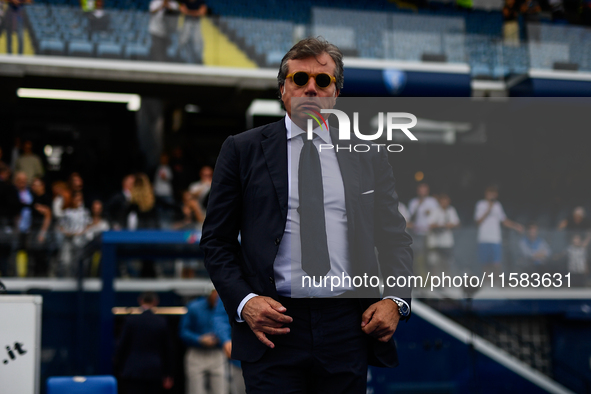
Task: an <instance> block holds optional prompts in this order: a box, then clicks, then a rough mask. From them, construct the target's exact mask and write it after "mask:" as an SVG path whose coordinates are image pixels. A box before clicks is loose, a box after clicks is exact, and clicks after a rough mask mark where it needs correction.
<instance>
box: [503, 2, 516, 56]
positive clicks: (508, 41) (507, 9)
mask: <svg viewBox="0 0 591 394" xmlns="http://www.w3.org/2000/svg"><path fill="white" fill-rule="evenodd" d="M518 18H519V6H518V5H517V3H516V1H515V0H505V6H504V7H503V19H504V21H505V22H504V23H503V40H504V44H505V45H510V46H518V45H519V22H518V21H517V19H518Z"/></svg>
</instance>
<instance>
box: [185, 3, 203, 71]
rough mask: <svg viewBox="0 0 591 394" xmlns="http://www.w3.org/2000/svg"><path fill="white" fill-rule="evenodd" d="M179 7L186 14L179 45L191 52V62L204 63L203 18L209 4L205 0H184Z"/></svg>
mask: <svg viewBox="0 0 591 394" xmlns="http://www.w3.org/2000/svg"><path fill="white" fill-rule="evenodd" d="M179 9H180V11H181V13H182V14H183V15H184V16H185V22H184V24H183V29H182V30H181V33H180V37H179V46H181V47H185V48H186V50H187V52H188V54H189V59H188V60H189V63H197V64H199V63H203V36H202V34H201V18H203V17H204V16H205V15H207V5H205V2H204V1H203V0H183V1H182V2H181V4H180V6H179Z"/></svg>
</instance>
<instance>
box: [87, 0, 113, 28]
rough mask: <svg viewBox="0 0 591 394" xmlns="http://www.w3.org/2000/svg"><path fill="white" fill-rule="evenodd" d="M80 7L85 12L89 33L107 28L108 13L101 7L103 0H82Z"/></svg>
mask: <svg viewBox="0 0 591 394" xmlns="http://www.w3.org/2000/svg"><path fill="white" fill-rule="evenodd" d="M82 9H83V10H84V11H85V12H86V16H87V18H88V28H89V29H90V32H91V33H92V32H95V31H104V30H107V29H108V28H109V14H107V12H106V11H105V10H104V9H103V0H82Z"/></svg>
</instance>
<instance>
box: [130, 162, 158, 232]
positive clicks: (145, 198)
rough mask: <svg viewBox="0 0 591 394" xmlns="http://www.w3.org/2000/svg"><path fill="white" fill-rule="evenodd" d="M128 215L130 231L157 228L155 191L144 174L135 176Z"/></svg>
mask: <svg viewBox="0 0 591 394" xmlns="http://www.w3.org/2000/svg"><path fill="white" fill-rule="evenodd" d="M130 203H131V204H130V205H129V208H128V209H129V212H128V215H127V228H128V229H130V230H136V229H138V228H139V229H146V228H156V227H157V223H156V211H155V203H156V199H155V197H154V190H153V189H152V184H151V183H150V179H149V178H148V176H147V175H146V174H144V173H139V174H136V175H135V181H134V183H133V187H132V188H131V199H130Z"/></svg>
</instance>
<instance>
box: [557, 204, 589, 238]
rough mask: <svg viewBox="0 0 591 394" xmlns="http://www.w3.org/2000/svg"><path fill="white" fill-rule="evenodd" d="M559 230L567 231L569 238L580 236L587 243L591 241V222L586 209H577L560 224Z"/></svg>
mask: <svg viewBox="0 0 591 394" xmlns="http://www.w3.org/2000/svg"><path fill="white" fill-rule="evenodd" d="M558 230H566V231H567V233H568V237H569V238H572V236H573V235H575V234H578V235H580V236H581V239H582V240H583V242H585V243H589V241H591V221H590V220H589V219H588V218H587V217H586V212H585V208H583V207H576V208H575V209H573V212H572V213H571V215H570V216H569V217H568V218H566V219H564V220H562V221H561V222H560V223H559V224H558Z"/></svg>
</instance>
